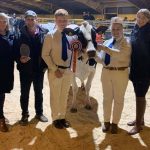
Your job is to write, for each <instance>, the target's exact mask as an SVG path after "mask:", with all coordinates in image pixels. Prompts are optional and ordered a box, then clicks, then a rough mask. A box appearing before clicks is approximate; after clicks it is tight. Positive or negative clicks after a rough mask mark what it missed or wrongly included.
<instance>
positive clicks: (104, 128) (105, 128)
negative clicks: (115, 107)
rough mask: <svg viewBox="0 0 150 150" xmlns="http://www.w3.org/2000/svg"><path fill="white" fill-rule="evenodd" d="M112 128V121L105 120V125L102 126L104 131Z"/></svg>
mask: <svg viewBox="0 0 150 150" xmlns="http://www.w3.org/2000/svg"><path fill="white" fill-rule="evenodd" d="M109 129H110V122H104V124H103V126H102V131H103V132H107V131H109Z"/></svg>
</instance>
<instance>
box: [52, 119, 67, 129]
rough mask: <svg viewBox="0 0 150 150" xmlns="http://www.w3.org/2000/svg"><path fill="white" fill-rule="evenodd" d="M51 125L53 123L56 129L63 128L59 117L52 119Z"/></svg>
mask: <svg viewBox="0 0 150 150" xmlns="http://www.w3.org/2000/svg"><path fill="white" fill-rule="evenodd" d="M53 125H54V126H55V128H57V129H63V128H64V126H63V125H62V123H61V121H60V119H58V120H54V121H53Z"/></svg>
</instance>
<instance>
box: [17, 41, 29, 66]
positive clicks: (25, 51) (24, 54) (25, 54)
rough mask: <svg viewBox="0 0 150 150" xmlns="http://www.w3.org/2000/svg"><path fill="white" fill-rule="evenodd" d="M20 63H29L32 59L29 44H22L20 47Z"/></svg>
mask: <svg viewBox="0 0 150 150" xmlns="http://www.w3.org/2000/svg"><path fill="white" fill-rule="evenodd" d="M20 55H21V57H20V61H21V63H27V62H28V61H29V60H30V59H31V58H30V57H29V56H30V48H29V46H28V45H27V44H21V46H20Z"/></svg>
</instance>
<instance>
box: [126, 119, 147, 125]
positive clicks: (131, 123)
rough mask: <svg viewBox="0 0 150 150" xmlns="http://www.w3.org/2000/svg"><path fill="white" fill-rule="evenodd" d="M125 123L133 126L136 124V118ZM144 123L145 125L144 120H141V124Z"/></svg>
mask: <svg viewBox="0 0 150 150" xmlns="http://www.w3.org/2000/svg"><path fill="white" fill-rule="evenodd" d="M127 125H128V126H135V125H136V120H134V121H130V122H128V123H127ZM144 125H145V123H144V120H142V122H141V126H144Z"/></svg>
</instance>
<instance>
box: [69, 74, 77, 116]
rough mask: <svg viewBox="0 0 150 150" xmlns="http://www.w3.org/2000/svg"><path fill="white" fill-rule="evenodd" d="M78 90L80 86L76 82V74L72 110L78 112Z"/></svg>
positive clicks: (73, 83) (73, 85)
mask: <svg viewBox="0 0 150 150" xmlns="http://www.w3.org/2000/svg"><path fill="white" fill-rule="evenodd" d="M77 92H78V86H77V82H76V78H75V76H74V77H73V81H72V93H73V99H72V104H71V109H70V112H72V113H76V112H77V101H76V99H77Z"/></svg>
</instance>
